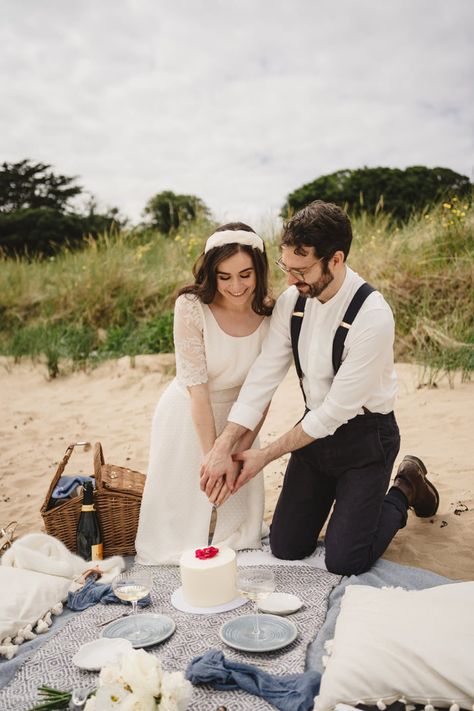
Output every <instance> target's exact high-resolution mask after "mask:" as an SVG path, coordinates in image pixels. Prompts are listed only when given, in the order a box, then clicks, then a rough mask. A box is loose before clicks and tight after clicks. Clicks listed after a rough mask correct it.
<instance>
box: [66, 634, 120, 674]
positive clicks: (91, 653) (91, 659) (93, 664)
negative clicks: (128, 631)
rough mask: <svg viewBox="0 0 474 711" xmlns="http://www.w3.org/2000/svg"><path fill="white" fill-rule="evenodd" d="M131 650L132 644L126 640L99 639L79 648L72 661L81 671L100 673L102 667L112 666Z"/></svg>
mask: <svg viewBox="0 0 474 711" xmlns="http://www.w3.org/2000/svg"><path fill="white" fill-rule="evenodd" d="M132 649H133V647H132V643H131V642H129V641H128V639H121V638H119V637H115V638H114V639H109V638H107V637H101V638H100V639H96V640H94V641H93V642H88V643H87V644H83V645H82V647H79V649H78V650H77V652H76V654H75V655H74V656H73V658H72V661H73V662H74V664H75V665H76V666H78V667H80V668H81V669H86V670H87V671H100V669H102V667H103V666H105V665H106V664H113V663H114V662H116V661H118V658H119V657H120V656H121V655H122V654H126V653H127V652H130V651H131V650H132Z"/></svg>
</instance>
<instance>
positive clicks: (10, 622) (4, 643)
mask: <svg viewBox="0 0 474 711" xmlns="http://www.w3.org/2000/svg"><path fill="white" fill-rule="evenodd" d="M70 586H71V581H70V580H69V579H68V578H61V577H59V576H57V575H46V574H44V573H38V572H36V571H32V570H23V569H21V568H10V567H9V566H3V565H0V656H5V657H8V658H10V657H12V656H13V655H14V654H15V652H16V647H17V645H18V644H21V642H24V641H25V640H26V639H33V637H35V636H36V634H38V633H39V632H45V631H46V630H47V629H48V627H49V625H50V624H51V615H50V614H48V613H53V614H59V613H60V612H61V611H62V605H61V602H62V601H63V600H65V599H66V598H67V593H68V590H69V588H70Z"/></svg>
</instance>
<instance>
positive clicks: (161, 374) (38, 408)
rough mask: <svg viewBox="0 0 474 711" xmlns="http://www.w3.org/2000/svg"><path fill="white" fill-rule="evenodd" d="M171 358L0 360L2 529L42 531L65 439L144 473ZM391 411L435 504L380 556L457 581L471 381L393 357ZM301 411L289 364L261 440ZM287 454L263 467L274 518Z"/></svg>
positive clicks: (463, 562)
mask: <svg viewBox="0 0 474 711" xmlns="http://www.w3.org/2000/svg"><path fill="white" fill-rule="evenodd" d="M173 363H174V360H173V356H171V355H156V356H139V357H136V358H135V359H131V358H128V357H127V358H122V359H120V360H118V361H110V362H107V363H104V364H102V365H101V366H99V367H98V368H96V369H95V370H91V371H89V372H76V373H71V374H69V375H63V376H61V377H59V378H57V379H55V380H48V378H47V371H46V368H45V366H44V365H42V364H33V363H26V362H24V363H21V364H16V365H13V364H12V362H11V361H10V360H9V359H6V358H3V359H0V392H1V403H0V484H1V492H0V527H2V526H5V525H6V524H7V523H8V522H9V521H11V520H13V519H15V520H17V521H18V522H19V526H18V529H17V532H18V535H21V534H24V533H27V532H30V531H38V530H41V529H42V519H41V516H40V513H39V510H40V507H41V504H42V503H43V500H44V497H45V495H46V492H47V490H48V486H49V484H50V482H51V479H52V477H53V476H54V473H55V471H56V468H57V465H58V462H59V460H60V459H61V458H62V456H63V454H64V451H65V449H66V446H67V445H68V444H69V443H70V442H75V441H81V440H88V441H90V442H92V443H93V442H96V441H100V442H102V445H103V448H104V454H105V458H106V461H109V462H111V463H114V464H119V465H123V466H129V467H131V468H133V469H137V470H138V471H143V472H145V471H146V465H147V456H148V438H149V428H150V424H151V418H152V414H153V410H154V407H155V404H156V401H157V399H158V397H159V395H160V392H161V390H162V389H163V388H164V387H165V385H166V383H167V382H168V380H169V378H170V377H171V376H172V373H173ZM397 373H398V376H399V381H400V388H399V396H398V400H397V406H396V414H397V419H398V423H399V426H400V431H401V434H402V446H401V451H400V455H399V458H398V460H397V462H396V465H397V464H398V462H399V461H400V460H401V458H402V457H403V455H404V454H415V455H417V456H418V457H420V458H421V459H423V461H424V462H425V463H426V465H427V468H428V470H429V472H430V476H431V478H432V480H433V482H434V483H435V485H436V486H437V487H438V489H439V492H440V496H441V503H440V507H439V511H438V514H437V515H436V516H435V517H433V518H432V519H419V518H417V517H416V516H415V515H414V514H413V513H411V512H410V514H409V520H408V524H407V526H406V528H405V529H403V530H401V531H400V532H399V533H398V534H397V536H396V537H395V538H394V540H393V541H392V543H391V545H390V547H389V548H388V550H387V552H386V554H385V556H384V557H386V558H387V559H389V560H392V561H396V562H397V563H402V564H405V565H412V566H417V567H422V568H425V569H428V570H431V571H434V572H437V573H440V574H442V575H446V576H447V577H450V578H455V579H469V580H474V555H473V553H472V551H473V549H474V478H473V461H474V434H473V433H474V421H473V420H474V417H473V414H472V413H473V409H474V408H473V400H474V398H473V396H474V382H464V383H462V382H461V380H460V378H456V380H455V383H454V387H450V384H449V383H448V381H447V380H446V379H444V380H443V379H442V380H440V381H438V385H437V387H435V388H428V387H420V382H421V381H422V379H423V372H422V370H421V369H420V368H419V367H417V366H416V365H407V364H399V365H397ZM301 413H302V398H301V394H300V391H299V387H298V384H297V380H296V375H295V373H294V370H293V369H291V370H290V372H289V374H288V376H287V378H286V379H285V380H284V382H283V383H282V384H281V386H280V388H279V389H278V391H277V393H276V395H275V397H274V400H273V403H272V406H271V409H270V413H269V416H268V418H267V421H266V422H265V425H264V427H263V430H262V436H261V437H262V441H263V443H265V442H268V441H270V440H271V439H272V438H274V437H276V436H278V435H279V434H281V433H283V432H285V431H286V430H288V429H289V428H290V427H291V426H292V425H293V424H294V423H295V422H296V421H297V420H298V419H299V418H300V417H301ZM91 465H92V458H91V451H89V452H83V451H81V450H79V449H78V450H75V452H74V454H73V456H72V457H71V460H70V463H69V465H68V468H67V470H66V473H69V474H74V473H86V474H89V473H92V470H91ZM284 469H285V458H282V459H280V460H277V461H276V462H273V463H272V465H270V466H269V467H268V468H267V469H266V471H265V484H266V514H265V516H266V520H267V521H270V520H271V515H272V511H273V508H274V505H275V502H276V499H277V497H278V493H279V489H280V487H281V482H282V479H283V473H284Z"/></svg>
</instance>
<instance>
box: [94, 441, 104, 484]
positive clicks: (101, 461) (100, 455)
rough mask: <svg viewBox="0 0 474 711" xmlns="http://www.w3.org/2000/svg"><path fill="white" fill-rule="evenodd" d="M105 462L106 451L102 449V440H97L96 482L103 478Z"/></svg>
mask: <svg viewBox="0 0 474 711" xmlns="http://www.w3.org/2000/svg"><path fill="white" fill-rule="evenodd" d="M103 464H105V459H104V452H103V450H102V445H101V443H100V442H96V443H95V445H94V476H95V480H96V484H97V485H98V484H99V482H100V481H101V480H102V465H103Z"/></svg>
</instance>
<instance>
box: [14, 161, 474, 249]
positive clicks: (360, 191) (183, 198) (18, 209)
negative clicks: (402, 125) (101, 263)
mask: <svg viewBox="0 0 474 711" xmlns="http://www.w3.org/2000/svg"><path fill="white" fill-rule="evenodd" d="M77 180H78V179H77V176H65V175H60V174H59V175H58V174H56V173H55V172H54V171H53V169H52V167H51V165H48V164H45V163H35V162H33V161H31V160H27V159H25V160H22V161H19V162H17V163H7V162H4V163H2V165H1V168H0V254H3V255H5V256H25V257H38V256H39V257H43V256H50V255H53V254H55V253H57V252H58V251H60V250H61V249H63V248H64V247H68V248H70V249H77V248H80V247H81V246H83V245H84V244H85V240H87V239H88V238H92V239H95V238H97V236H98V235H99V234H101V233H104V232H105V233H110V232H111V231H113V230H117V231H118V230H121V229H122V228H124V227H125V226H126V223H127V221H126V220H125V219H124V218H122V217H121V216H120V213H119V210H118V208H116V207H114V208H110V209H108V210H107V211H105V212H98V211H97V206H96V202H95V200H94V198H93V197H89V198H88V199H87V200H86V202H85V207H83V208H79V207H77V205H78V202H79V201H78V199H79V198H85V197H86V195H88V193H87V192H86V191H85V190H84V188H83V187H82V186H81V185H79V184H78V182H77ZM471 195H472V185H471V183H470V181H469V178H467V177H466V176H464V175H460V174H459V173H455V172H454V171H452V170H450V169H449V168H426V167H425V166H412V167H410V168H406V169H405V170H400V169H398V168H383V167H380V168H361V169H357V170H339V171H337V172H335V173H331V174H330V175H323V176H321V177H319V178H317V179H316V180H314V181H313V182H311V183H307V184H306V185H303V186H301V187H299V188H297V189H296V190H294V191H293V192H292V193H290V194H289V195H288V197H287V199H286V201H285V204H284V205H283V206H282V210H281V215H282V217H284V218H287V217H288V216H290V215H291V214H293V213H294V212H296V211H297V210H299V209H301V208H302V207H304V206H305V205H307V204H308V203H310V202H312V201H313V200H316V199H320V200H325V201H327V202H335V203H336V204H338V205H340V206H341V207H344V208H346V209H347V210H348V211H349V212H350V213H351V214H359V213H360V212H362V211H364V210H365V211H367V212H369V213H375V212H377V211H380V210H382V211H384V212H385V213H388V214H389V215H390V216H391V217H392V218H393V219H394V220H397V221H405V220H407V219H409V217H410V216H411V215H412V214H414V213H417V212H420V211H421V210H423V209H425V208H426V207H427V206H429V205H432V204H434V203H437V202H439V201H441V200H448V199H451V198H452V197H454V196H456V197H458V198H459V199H468V200H470V198H471ZM143 215H144V221H143V223H141V225H140V226H139V228H140V229H149V228H151V229H154V230H157V231H158V232H161V233H162V234H164V235H171V234H173V233H176V231H177V230H178V229H179V227H180V225H182V224H183V223H185V222H190V221H194V220H196V219H198V218H202V217H205V218H207V219H210V218H211V212H210V210H209V208H208V207H207V205H206V204H205V203H204V202H203V200H202V199H201V198H199V197H197V196H195V195H179V194H176V193H174V192H172V191H171V190H165V191H162V192H160V193H157V194H156V195H154V196H152V197H151V198H150V199H149V200H148V202H147V203H146V205H145V207H144V211H143Z"/></svg>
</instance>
